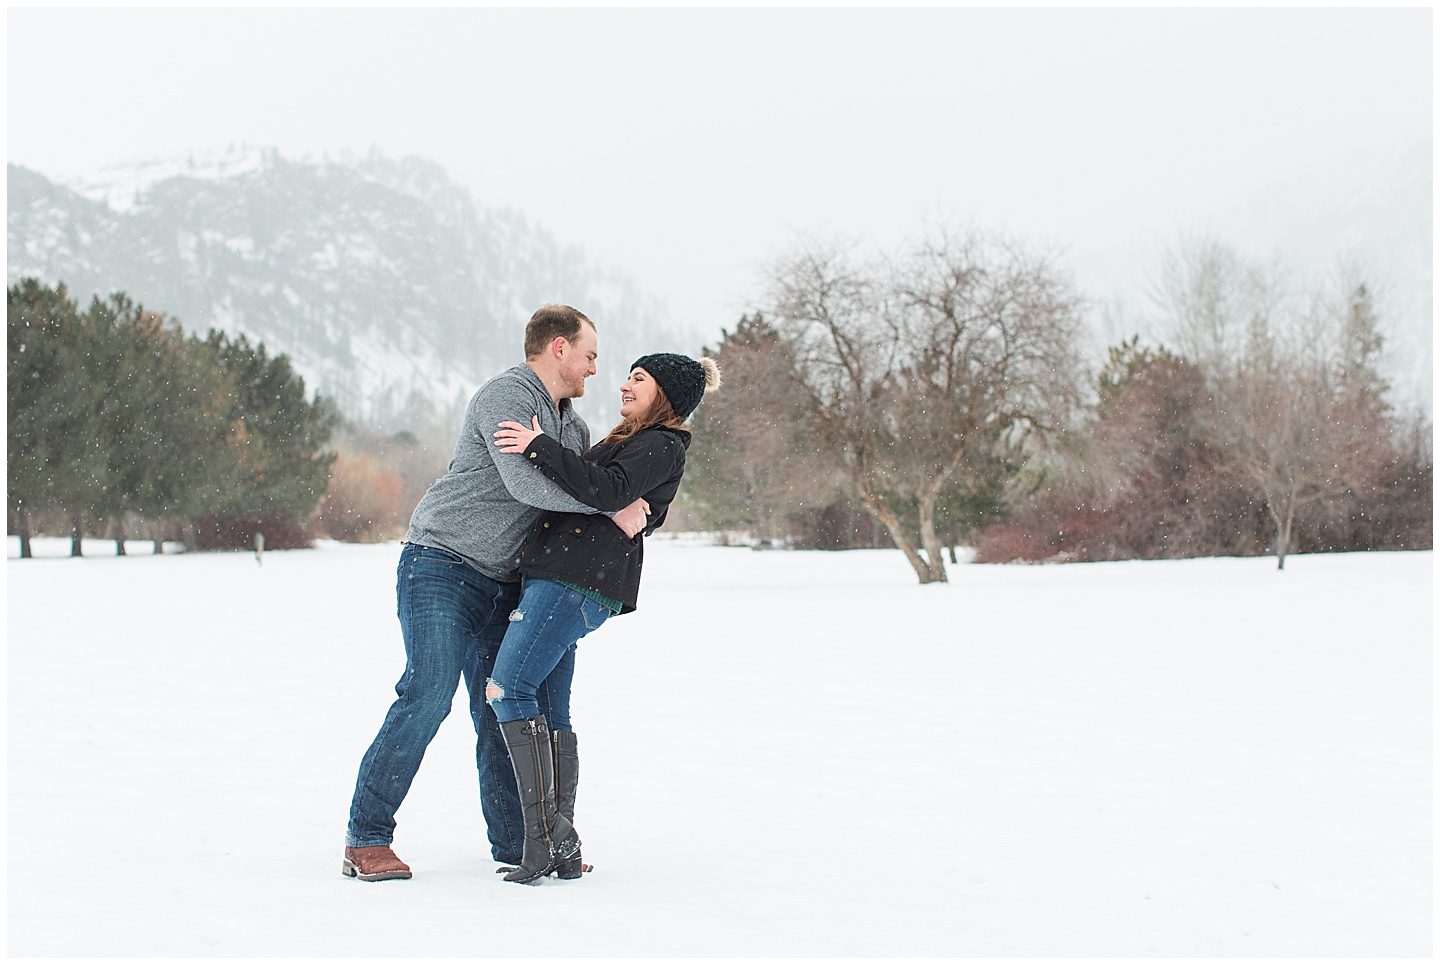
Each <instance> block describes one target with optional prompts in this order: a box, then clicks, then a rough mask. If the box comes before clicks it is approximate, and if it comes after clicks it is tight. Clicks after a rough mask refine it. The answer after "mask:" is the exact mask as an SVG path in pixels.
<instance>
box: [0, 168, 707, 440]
mask: <svg viewBox="0 0 1440 965" xmlns="http://www.w3.org/2000/svg"><path fill="white" fill-rule="evenodd" d="M8 182H9V209H8V212H7V230H8V239H9V256H8V262H7V265H6V277H7V283H10V284H13V283H14V282H15V281H16V280H18V279H19V278H22V277H25V276H35V277H38V278H40V279H41V280H42V281H45V282H47V283H53V282H56V281H63V282H65V284H66V285H67V286H68V287H69V289H70V292H71V294H72V296H73V297H75V298H77V299H78V300H80V302H81V304H82V307H83V305H84V304H86V303H88V302H89V299H90V296H91V295H92V294H99V295H102V296H103V295H108V294H109V293H110V292H112V291H124V292H126V293H127V294H128V295H129V296H130V297H131V298H132V299H134V300H135V301H137V302H139V303H141V304H143V305H144V306H146V307H147V308H151V309H155V310H158V311H162V312H164V313H166V314H167V315H170V316H172V317H174V318H176V319H178V320H179V321H180V323H181V324H182V325H184V326H185V328H186V330H187V331H195V332H199V333H201V334H203V333H204V332H205V331H206V330H207V329H209V328H212V327H213V328H219V329H223V330H225V331H228V332H231V333H234V334H245V335H248V336H249V337H250V338H251V339H252V340H259V341H263V342H264V343H265V345H266V347H267V349H269V350H270V351H271V352H272V353H278V352H283V353H285V354H287V355H289V356H290V357H291V359H292V360H293V361H294V362H295V364H296V367H297V369H298V370H299V371H300V372H301V373H302V374H303V375H304V376H305V378H306V383H307V386H309V387H311V388H313V389H316V390H318V391H319V392H320V393H321V394H322V395H325V396H327V397H329V398H331V399H332V400H334V401H335V402H336V403H337V404H338V405H339V407H340V408H341V410H342V411H344V412H345V413H346V414H347V415H349V416H351V417H352V418H356V419H359V420H362V421H364V422H366V423H368V424H372V425H376V426H381V427H385V428H392V429H399V428H404V427H405V424H404V423H405V418H404V411H405V408H406V406H407V400H409V398H410V396H411V394H412V393H418V394H419V395H420V396H424V397H427V398H429V399H430V400H432V401H433V402H435V403H436V404H437V405H438V406H439V407H440V408H442V409H450V408H452V407H455V406H457V405H463V403H464V400H466V399H468V397H469V395H470V393H472V392H473V391H474V390H475V388H476V387H478V386H479V385H480V383H481V382H483V381H484V380H485V379H486V378H488V377H489V376H490V375H493V374H494V373H496V372H498V371H499V370H501V369H502V368H505V367H507V366H509V365H513V364H515V363H516V362H518V361H519V360H520V359H521V357H522V354H523V353H522V348H521V343H522V339H523V331H524V325H525V321H526V320H527V319H528V318H529V317H530V314H531V313H532V312H533V311H534V310H535V309H536V308H537V307H539V306H540V305H542V304H545V303H547V302H563V303H566V304H571V305H574V306H576V307H577V308H579V309H580V310H581V311H584V312H585V313H586V314H588V315H590V317H591V318H593V319H595V321H596V323H597V327H598V329H599V331H600V334H601V339H602V363H601V372H600V375H599V376H597V378H598V379H599V380H600V381H599V383H598V386H597V387H600V386H607V385H608V384H609V383H611V382H613V383H614V384H615V385H616V386H618V385H619V384H620V382H621V381H622V380H623V372H622V369H621V367H622V366H623V365H624V364H625V363H626V362H628V361H629V360H630V359H633V358H634V357H635V356H636V355H639V354H643V353H644V352H646V351H654V350H656V349H666V350H670V349H673V350H676V351H686V350H689V351H692V352H693V351H695V350H697V349H698V348H699V337H698V335H696V334H695V333H691V332H685V331H679V330H677V327H676V326H674V325H672V324H671V323H670V322H669V321H668V319H667V316H666V312H665V309H664V306H663V305H662V304H661V303H660V302H659V301H658V300H656V299H655V298H653V297H650V296H648V295H646V294H645V293H644V292H642V291H640V290H639V288H638V287H637V286H636V285H635V283H634V282H633V281H631V280H629V279H628V278H627V277H626V276H624V275H623V274H621V273H619V272H616V271H614V270H609V269H606V268H603V267H601V266H598V265H597V264H596V263H594V262H593V261H592V260H591V259H589V258H587V256H586V255H585V253H584V251H582V250H581V249H580V248H578V247H575V246H565V245H561V244H560V243H558V242H557V241H556V240H555V239H554V238H552V237H551V236H550V235H549V234H547V233H546V232H545V231H544V230H543V229H541V228H539V227H538V226H536V225H534V224H532V223H530V222H529V221H527V220H526V219H525V218H524V217H523V216H522V215H521V214H519V213H518V212H515V211H513V210H508V209H502V208H490V207H485V206H483V205H479V204H476V203H475V202H474V201H473V200H472V198H471V197H470V195H469V193H468V192H467V191H466V190H465V189H463V188H462V187H460V186H458V185H456V184H455V183H453V182H452V181H451V180H450V179H449V178H448V177H447V176H446V174H445V172H444V171H443V170H442V169H440V168H439V167H438V166H437V165H435V164H433V163H430V162H427V161H423V160H419V159H415V158H407V159H404V160H400V161H396V160H391V159H388V158H385V157H383V156H380V155H379V154H374V153H372V154H371V155H370V156H369V157H366V158H363V159H359V160H356V159H350V158H346V159H342V160H339V161H336V160H330V159H326V160H322V161H313V160H294V159H288V158H284V157H281V156H280V155H279V153H278V152H276V151H273V150H252V149H241V150H238V151H231V152H226V153H223V154H219V155H214V156H209V157H194V156H192V157H187V158H182V159H171V160H164V161H151V162H145V163H142V164H135V165H128V166H125V167H117V168H110V169H107V170H105V171H102V172H100V173H99V174H98V175H95V176H91V177H87V178H85V179H71V180H69V182H68V183H65V184H60V183H56V182H53V181H51V180H49V179H47V178H46V177H44V176H43V175H41V174H38V173H36V172H33V171H29V170H26V169H25V168H20V167H16V166H14V165H10V166H9V169H8ZM612 369H613V370H614V371H611V370H612ZM592 384H594V383H592ZM608 398H609V396H608V395H604V396H603V399H600V400H596V399H593V398H587V400H586V403H588V405H587V406H586V408H588V410H589V411H587V412H586V415H587V417H589V418H591V420H592V422H595V421H597V420H598V422H600V423H607V422H608V421H610V420H613V418H614V414H613V412H612V411H611V409H612V408H613V407H611V406H608V405H601V404H599V403H603V402H604V401H606V400H608Z"/></svg>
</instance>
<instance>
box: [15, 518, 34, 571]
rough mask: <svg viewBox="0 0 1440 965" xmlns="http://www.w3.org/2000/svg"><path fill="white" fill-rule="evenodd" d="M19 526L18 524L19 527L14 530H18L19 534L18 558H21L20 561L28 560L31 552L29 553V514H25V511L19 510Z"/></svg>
mask: <svg viewBox="0 0 1440 965" xmlns="http://www.w3.org/2000/svg"><path fill="white" fill-rule="evenodd" d="M19 524H20V525H19V526H17V527H16V529H18V530H19V531H20V533H19V536H20V558H21V559H22V560H28V559H30V558H31V552H30V514H29V513H27V512H26V511H25V510H23V509H22V510H20V519H19Z"/></svg>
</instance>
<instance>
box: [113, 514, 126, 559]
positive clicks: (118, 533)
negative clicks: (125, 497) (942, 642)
mask: <svg viewBox="0 0 1440 965" xmlns="http://www.w3.org/2000/svg"><path fill="white" fill-rule="evenodd" d="M115 555H116V556H124V555H125V520H123V519H117V520H115Z"/></svg>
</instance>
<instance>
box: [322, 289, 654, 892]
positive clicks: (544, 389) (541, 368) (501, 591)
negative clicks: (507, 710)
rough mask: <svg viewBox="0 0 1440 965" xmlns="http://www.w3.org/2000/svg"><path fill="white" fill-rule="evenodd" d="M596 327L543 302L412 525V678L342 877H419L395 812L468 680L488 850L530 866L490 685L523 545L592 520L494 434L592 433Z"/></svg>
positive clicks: (366, 771) (586, 441) (378, 749)
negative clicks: (557, 517)
mask: <svg viewBox="0 0 1440 965" xmlns="http://www.w3.org/2000/svg"><path fill="white" fill-rule="evenodd" d="M596 346H597V341H596V335H595V326H594V324H593V323H592V322H591V321H590V319H588V318H586V317H585V316H584V315H582V314H581V313H580V312H578V311H576V310H575V309H573V308H571V307H569V306H568V305H546V306H545V307H544V308H541V309H540V310H539V311H537V312H536V313H535V314H534V315H533V316H531V318H530V322H529V324H528V325H526V327H525V364H524V365H517V366H515V367H514V368H512V369H509V370H507V371H505V372H502V373H501V374H500V375H498V376H496V377H495V378H493V379H491V380H490V381H488V382H486V383H485V384H484V385H483V386H481V387H480V390H479V391H478V392H476V393H475V395H474V397H473V398H471V400H470V405H469V407H468V408H467V409H466V411H465V422H464V426H463V427H462V429H461V431H460V438H459V440H458V441H457V442H456V443H455V454H454V456H453V457H452V458H451V460H450V465H449V467H448V469H447V470H446V472H445V475H443V476H441V477H440V478H439V479H437V480H435V483H434V484H433V485H432V486H431V487H430V488H429V489H428V490H427V491H426V493H425V495H424V496H423V497H422V498H421V500H420V502H419V504H418V505H417V506H416V507H415V513H414V515H413V516H412V517H411V519H410V529H409V531H408V532H407V533H406V534H405V546H404V549H403V550H402V551H401V553H400V565H399V571H398V574H397V580H396V589H395V592H396V601H397V612H398V615H399V617H400V628H401V631H402V632H403V634H404V637H405V673H404V675H403V676H402V677H401V678H400V681H399V683H397V684H396V685H395V693H396V695H397V697H396V700H395V703H393V704H392V705H391V706H390V711H389V713H387V714H386V715H385V723H384V724H383V725H381V727H380V733H379V734H378V735H376V737H375V741H374V743H373V744H371V745H370V749H369V750H368V751H366V753H365V757H364V759H363V760H362V761H361V762H360V774H359V776H358V777H357V778H356V781H355V796H354V798H353V800H352V801H351V805H350V822H349V826H348V828H347V831H346V835H345V861H344V864H343V865H342V870H343V872H344V873H345V874H346V875H349V876H350V877H353V878H359V879H361V880H363V881H383V880H386V879H388V878H409V877H410V868H409V866H408V865H406V864H405V863H404V862H403V861H401V860H400V859H399V858H398V857H396V856H395V852H394V851H392V850H391V848H390V845H391V842H392V840H393V837H394V832H395V812H396V810H397V809H398V808H399V807H400V804H401V802H403V801H404V800H405V794H406V792H408V791H409V790H410V783H411V781H413V780H414V778H415V772H416V771H417V770H418V769H419V767H420V760H421V758H422V757H423V756H424V754H425V748H426V747H428V746H429V744H430V741H431V739H432V738H433V737H434V736H435V733H436V731H437V730H438V729H439V727H440V722H441V721H442V720H444V719H445V716H446V715H447V714H448V713H449V712H450V704H451V701H452V699H453V698H454V696H455V690H456V686H457V685H458V683H459V681H460V678H461V677H463V678H464V680H465V685H466V687H467V689H468V690H469V693H470V716H471V718H472V719H473V721H474V723H475V734H476V745H475V761H476V765H477V766H478V768H479V770H480V806H481V810H482V811H483V813H484V815H485V823H486V825H487V827H488V830H489V836H490V845H491V853H492V855H493V857H494V858H495V860H497V861H501V862H505V863H507V864H517V863H519V861H520V858H521V853H522V849H523V845H524V825H523V823H522V819H521V811H520V799H519V796H518V794H517V793H516V789H515V777H514V774H513V772H512V769H511V767H510V757H509V753H508V751H507V750H506V748H505V742H504V738H503V737H502V735H501V733H500V727H499V724H498V722H497V721H496V719H495V715H494V713H493V712H489V711H488V709H487V707H486V704H485V681H486V680H487V678H489V676H490V674H491V671H492V669H493V667H494V664H495V652H496V650H497V649H498V648H499V646H500V641H501V640H502V639H503V638H504V636H505V629H506V626H507V625H508V621H509V617H510V613H511V611H512V610H514V609H515V606H516V604H517V603H518V602H519V599H520V582H519V580H520V573H519V569H518V564H519V556H520V546H521V544H522V543H523V542H524V540H525V537H526V535H527V534H528V533H529V531H530V527H531V525H532V524H533V523H534V522H535V520H536V519H537V518H538V517H539V515H540V513H541V511H542V510H556V511H559V512H572V513H576V512H578V513H594V512H596V510H595V509H593V508H591V507H589V506H586V505H584V504H583V503H579V502H577V501H575V500H574V499H572V498H571V497H570V496H569V495H568V494H566V493H565V492H564V491H563V490H561V489H560V488H559V487H558V486H557V485H555V484H554V483H552V482H551V481H550V480H548V479H546V478H545V477H544V476H543V475H541V473H540V472H539V470H538V469H536V468H535V467H534V466H533V465H531V464H530V463H529V462H527V460H525V459H524V458H523V457H522V456H519V455H513V454H505V453H501V452H499V450H498V449H497V448H496V447H495V445H494V440H493V438H492V435H493V433H494V431H495V428H496V426H497V425H498V424H499V423H501V422H503V421H506V420H513V421H516V422H520V423H522V424H526V425H528V424H529V423H530V419H531V417H532V416H534V417H537V418H538V419H539V420H540V425H541V426H542V427H543V428H544V431H545V432H546V433H547V434H548V435H550V436H551V437H552V438H555V439H558V440H560V444H561V445H563V446H565V447H566V448H567V449H571V450H573V451H575V452H584V451H585V450H586V449H588V448H589V446H590V430H589V428H588V427H587V426H586V425H585V422H584V420H582V419H581V418H580V417H579V416H578V415H576V414H575V410H574V408H573V406H572V404H571V401H570V400H571V399H576V398H579V397H580V396H582V395H584V394H585V380H586V379H588V378H589V377H590V376H592V375H594V374H595V358H596ZM646 508H647V507H646V506H645V504H644V500H637V501H636V502H635V503H632V504H631V505H630V506H628V507H626V508H625V509H623V510H621V511H620V512H619V513H616V514H615V515H614V516H613V520H614V522H615V525H617V526H619V527H620V528H621V529H622V530H623V531H624V532H625V535H626V536H634V535H635V534H636V533H638V532H641V531H642V530H643V529H644V527H645V522H646V519H645V510H646Z"/></svg>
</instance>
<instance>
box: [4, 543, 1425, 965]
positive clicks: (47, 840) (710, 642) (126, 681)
mask: <svg viewBox="0 0 1440 965" xmlns="http://www.w3.org/2000/svg"><path fill="white" fill-rule="evenodd" d="M102 545H103V544H99V543H98V542H97V543H92V544H90V547H91V551H92V552H96V551H99V550H100V549H101V546H102ZM64 546H65V544H64V543H63V541H59V542H55V543H50V542H45V543H42V545H41V552H42V553H56V554H58V553H62V552H64ZM146 548H148V547H141V546H138V545H137V546H132V553H136V552H137V551H138V554H139V555H132V556H130V557H129V558H126V559H116V558H114V557H113V556H111V557H109V558H106V557H104V556H100V555H98V552H97V554H96V555H95V556H92V557H90V558H86V559H83V560H70V559H65V558H49V559H35V560H24V561H21V560H16V559H13V557H14V556H15V555H16V553H17V548H16V543H15V540H14V539H13V538H12V539H11V542H10V555H11V557H12V559H11V560H10V561H9V563H8V564H7V576H8V581H7V582H8V593H9V611H8V617H7V620H8V625H7V629H8V634H9V921H8V927H9V948H8V950H9V953H10V954H11V955H16V956H31V955H67V956H100V955H225V956H273V955H344V956H362V955H416V956H429V955H504V956H522V955H523V956H526V957H531V956H537V955H538V956H556V955H560V956H584V955H610V956H623V955H661V954H676V955H735V956H749V955H774V956H787V955H877V956H904V955H955V956H1079V955H1089V956H1402V955H1403V956H1427V955H1430V954H1431V952H1432V945H1431V924H1432V921H1431V900H1432V883H1431V835H1432V826H1431V806H1432V796H1431V795H1432V790H1431V767H1432V759H1431V752H1432V747H1431V741H1432V731H1431V724H1432V716H1431V707H1432V672H1431V669H1432V668H1431V653H1432V651H1431V630H1432V558H1431V554H1429V553H1403V554H1402V553H1389V554H1384V553H1377V554H1369V555H1339V556H1292V557H1291V558H1290V559H1289V560H1288V561H1287V563H1286V569H1285V571H1284V572H1283V573H1282V572H1276V570H1275V563H1274V561H1273V560H1271V559H1206V560H1187V561H1176V562H1154V563H1098V564H1088V565H1069V566H975V565H961V566H956V567H953V568H952V582H951V583H949V584H948V585H936V586H928V587H921V586H917V585H916V584H915V581H914V577H913V575H912V574H911V572H910V570H909V568H908V567H907V566H906V564H905V562H904V560H903V558H902V557H901V556H900V554H899V553H897V552H893V551H879V550H877V551H854V552H848V553H799V552H754V551H751V550H748V549H742V548H721V547H705V546H695V545H687V544H684V543H676V542H666V541H663V540H657V541H655V543H654V545H653V546H652V547H651V550H650V552H649V554H648V560H647V576H646V584H645V587H644V591H643V593H642V596H641V610H640V611H638V612H637V613H635V614H633V615H631V616H626V617H624V618H623V619H616V620H613V621H611V622H610V623H609V624H607V625H606V626H605V627H603V628H602V629H601V630H600V631H598V632H597V633H596V634H594V635H593V636H592V637H590V638H587V639H586V640H585V641H584V642H582V644H581V651H580V662H579V669H578V673H577V679H576V695H575V726H576V730H577V732H578V733H579V735H580V747H581V756H582V774H583V780H582V782H581V791H580V805H579V813H578V816H577V826H578V827H579V829H580V831H581V834H582V835H583V837H584V839H585V856H586V858H587V860H590V861H593V862H594V863H595V864H596V865H597V870H596V871H595V873H594V874H590V875H586V876H585V878H584V879H583V880H581V881H574V882H559V881H550V882H547V883H546V884H544V885H543V886H540V887H529V888H527V887H523V886H517V885H512V884H505V883H502V882H501V881H500V880H499V879H498V877H497V876H496V875H495V874H493V873H492V869H493V867H494V865H493V863H492V862H491V861H490V860H489V859H488V850H487V848H486V846H485V844H484V833H483V827H482V822H481V817H480V808H479V804H478V801H477V798H476V791H475V782H476V781H475V772H474V765H473V757H472V738H473V735H472V733H471V731H470V724H469V720H468V715H467V714H466V713H465V710H464V704H463V702H457V706H456V709H455V711H454V712H453V713H452V715H451V717H450V718H449V719H448V720H447V721H446V723H445V726H444V727H443V728H442V729H441V732H440V736H439V737H438V738H437V740H436V742H435V744H434V745H432V747H431V749H430V753H429V756H428V757H427V758H426V761H425V764H424V766H423V767H422V769H421V771H420V776H419V778H418V780H417V781H416V784H415V788H414V790H413V792H412V793H411V795H410V798H409V799H408V800H407V801H406V803H405V806H404V807H403V808H402V809H401V811H400V814H399V821H400V826H399V830H398V833H397V837H396V850H397V851H398V853H399V854H400V855H401V857H403V858H404V859H405V860H406V861H408V862H409V863H410V864H411V865H412V866H413V868H414V869H415V878H414V879H413V880H411V881H392V882H383V883H378V884H365V883H360V882H356V881H353V880H350V879H347V878H344V877H342V876H341V874H340V852H341V847H342V843H343V842H342V838H343V834H344V825H345V817H346V810H347V807H348V804H349V799H350V793H351V789H352V785H353V781H354V778H355V770H356V767H357V765H358V763H359V761H360V756H361V754H362V753H363V751H364V749H365V747H366V746H367V744H368V743H369V741H370V740H371V738H372V737H373V736H374V733H375V731H376V729H377V728H378V727H379V725H380V720H381V718H382V716H383V714H384V712H385V708H386V707H387V706H388V704H389V702H390V700H391V698H392V696H393V694H392V691H391V690H390V687H391V685H392V684H393V682H394V681H395V679H396V678H397V677H398V676H399V674H400V671H401V668H402V666H403V656H402V648H401V644H400V634H399V630H398V627H397V625H396V622H395V617H394V591H393V585H394V584H393V581H394V563H395V559H396V556H397V552H398V547H397V546H396V545H386V546H342V545H337V544H322V545H321V546H320V547H318V548H317V549H315V550H312V551H294V552H271V553H267V554H266V556H265V559H264V563H263V565H257V563H256V561H255V558H254V557H253V556H251V555H245V554H205V555H165V556H160V557H154V556H148V555H145V552H144V550H145V549H146Z"/></svg>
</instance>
